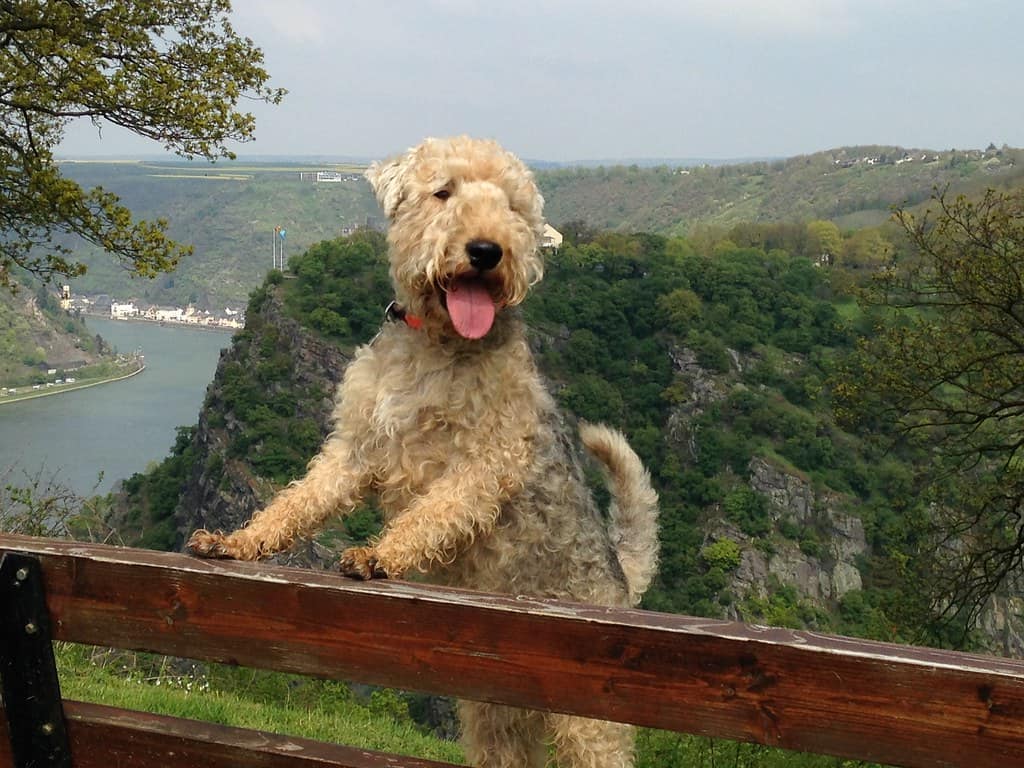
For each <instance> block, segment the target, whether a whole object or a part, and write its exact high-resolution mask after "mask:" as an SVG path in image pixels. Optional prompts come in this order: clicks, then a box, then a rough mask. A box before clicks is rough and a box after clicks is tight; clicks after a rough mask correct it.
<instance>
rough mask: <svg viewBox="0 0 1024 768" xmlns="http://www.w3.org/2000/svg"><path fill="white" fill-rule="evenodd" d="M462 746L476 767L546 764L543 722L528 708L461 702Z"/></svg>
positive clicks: (514, 767)
mask: <svg viewBox="0 0 1024 768" xmlns="http://www.w3.org/2000/svg"><path fill="white" fill-rule="evenodd" d="M459 719H460V720H461V721H462V743H463V747H464V748H465V750H466V759H467V760H468V761H469V764H470V765H472V766H474V768H541V766H543V765H544V764H545V762H546V758H547V755H546V750H545V748H544V721H543V718H542V716H541V715H540V714H539V713H537V712H532V711H530V710H526V709H515V708H513V707H503V706H499V705H497V704H483V703H480V702H476V701H460V702H459Z"/></svg>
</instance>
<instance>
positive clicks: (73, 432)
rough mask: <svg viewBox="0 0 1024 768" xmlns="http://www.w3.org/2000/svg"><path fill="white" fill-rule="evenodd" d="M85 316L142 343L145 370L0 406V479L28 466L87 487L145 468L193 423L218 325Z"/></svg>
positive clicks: (104, 486)
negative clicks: (181, 429)
mask: <svg viewBox="0 0 1024 768" xmlns="http://www.w3.org/2000/svg"><path fill="white" fill-rule="evenodd" d="M87 322H88V325H89V327H90V328H91V329H92V330H93V331H94V332H95V333H98V334H100V335H101V336H103V338H105V339H106V340H107V341H109V342H110V344H111V345H113V346H114V347H116V348H117V349H118V350H119V351H121V352H130V351H132V350H134V349H137V348H140V347H141V349H142V353H143V354H144V355H145V357H146V370H145V371H143V372H142V373H141V374H139V375H138V376H134V377H132V378H130V379H125V380H123V381H116V382H111V383H109V384H102V385H100V386H97V387H91V388H89V389H81V390H78V391H75V392H68V393H66V394H60V395H51V396H49V397H41V398H37V399H35V400H26V401H23V402H20V403H8V404H5V405H0V482H3V483H5V484H6V483H7V482H13V483H14V484H16V485H24V484H25V483H24V482H23V481H24V480H25V473H26V472H27V473H29V474H32V475H34V474H36V473H38V472H40V471H42V473H43V476H44V477H45V478H50V477H53V476H56V478H57V479H58V480H59V481H60V482H61V483H63V484H64V485H66V486H67V487H68V488H70V489H71V490H73V491H76V492H78V493H81V494H91V493H93V489H94V488H95V489H96V492H100V493H103V492H106V491H109V490H110V488H111V487H112V486H113V485H114V483H116V482H117V481H118V480H121V479H124V478H127V477H130V476H131V475H132V474H134V473H135V472H141V471H143V470H145V469H146V466H147V465H148V464H150V463H151V462H154V461H159V460H160V459H162V458H163V457H165V456H167V454H168V453H169V452H170V449H171V446H172V445H173V444H174V437H175V428H177V427H179V426H186V425H188V426H190V425H193V424H195V423H196V422H197V420H198V415H199V407H200V406H201V405H202V402H203V396H204V394H205V393H206V385H207V384H209V383H210V381H212V380H213V374H214V371H215V370H216V368H217V359H218V357H219V354H220V350H221V349H222V348H224V347H226V346H228V345H229V344H230V343H231V334H229V333H227V332H224V331H212V330H198V329H194V328H183V327H179V326H169V325H167V326H163V325H157V324H156V323H141V322H124V321H116V320H105V319H99V318H88V319H87ZM10 467H14V470H13V471H10V472H9V471H8V468H10ZM100 473H103V479H102V481H100V482H99V485H98V486H97V479H98V477H99V475H100ZM19 481H21V482H19Z"/></svg>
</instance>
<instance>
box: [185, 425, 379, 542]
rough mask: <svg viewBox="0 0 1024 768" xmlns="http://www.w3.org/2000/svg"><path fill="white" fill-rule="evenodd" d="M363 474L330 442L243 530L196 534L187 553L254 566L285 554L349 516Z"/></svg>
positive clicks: (340, 444) (341, 445) (340, 445)
mask: <svg viewBox="0 0 1024 768" xmlns="http://www.w3.org/2000/svg"><path fill="white" fill-rule="evenodd" d="M368 474H369V473H368V472H366V471H364V470H363V469H362V468H361V467H360V466H359V465H358V464H357V463H355V462H354V461H353V459H352V451H351V450H350V449H349V446H348V445H347V443H345V442H344V441H343V440H341V439H339V438H336V437H335V438H332V439H331V440H329V441H328V442H327V444H326V445H325V446H324V449H323V451H321V453H320V454H318V455H317V456H316V457H315V458H314V459H313V460H312V461H311V462H310V465H309V471H308V472H307V473H306V476H305V477H303V478H302V479H301V480H298V481H296V482H294V483H292V484H291V485H289V486H288V487H287V488H285V489H284V490H282V491H281V492H280V493H278V494H277V496H275V497H274V499H273V501H271V503H270V504H269V505H268V506H267V507H265V508H264V509H262V510H261V511H259V512H257V513H256V514H255V515H253V518H252V520H250V521H249V523H248V525H246V526H245V527H244V528H240V529H239V530H237V531H235V532H234V533H231V534H225V533H220V532H215V533H211V532H209V531H206V530H199V531H196V532H195V533H193V534H192V537H191V538H190V539H189V541H188V548H189V549H190V550H191V551H192V552H193V553H194V554H196V555H199V556H201V557H224V558H233V559H235V560H258V559H259V558H261V557H266V556H268V555H272V554H274V553H275V552H279V551H281V550H282V549H287V548H288V547H289V546H291V544H292V542H293V541H294V540H295V539H296V538H297V537H299V536H304V535H308V534H311V533H313V532H314V531H316V530H317V529H318V528H319V527H320V526H321V525H323V523H324V522H325V521H326V520H327V518H329V517H331V516H332V515H334V514H339V513H340V514H344V513H347V512H350V511H351V510H352V509H353V508H354V507H355V506H356V504H358V502H359V499H360V497H361V495H362V493H363V492H364V491H365V486H366V484H367V479H368Z"/></svg>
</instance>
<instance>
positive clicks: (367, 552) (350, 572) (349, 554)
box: [338, 547, 389, 581]
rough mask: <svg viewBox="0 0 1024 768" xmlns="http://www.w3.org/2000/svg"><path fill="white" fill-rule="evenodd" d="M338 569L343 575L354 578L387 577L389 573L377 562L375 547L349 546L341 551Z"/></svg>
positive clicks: (365, 579) (364, 579) (366, 579)
mask: <svg viewBox="0 0 1024 768" xmlns="http://www.w3.org/2000/svg"><path fill="white" fill-rule="evenodd" d="M338 570H340V571H341V574H342V575H343V576H348V577H350V578H353V579H362V580H363V581H368V580H370V579H386V578H388V576H389V574H388V572H387V571H386V570H385V569H384V567H383V566H382V565H381V564H380V563H379V562H377V551H376V550H375V549H374V548H373V547H349V548H348V549H346V550H345V551H344V552H342V553H341V560H340V561H339V562H338Z"/></svg>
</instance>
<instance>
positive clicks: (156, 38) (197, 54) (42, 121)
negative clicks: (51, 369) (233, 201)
mask: <svg viewBox="0 0 1024 768" xmlns="http://www.w3.org/2000/svg"><path fill="white" fill-rule="evenodd" d="M230 10H231V5H230V2H229V0H202V1H201V2H192V1H190V0H16V1H14V2H0V83H2V86H0V230H2V231H3V232H4V233H5V237H4V238H3V240H2V242H0V285H7V286H9V285H11V279H12V275H11V271H12V269H13V268H16V267H20V268H23V269H26V270H28V271H29V272H30V273H33V274H35V275H38V276H40V277H43V278H44V279H51V278H52V277H54V276H56V275H66V276H74V275H80V274H82V273H83V272H84V271H85V267H84V265H83V264H81V263H80V262H77V261H75V260H74V258H73V257H72V249H71V247H70V245H69V243H70V242H73V240H72V238H71V237H69V236H78V237H81V238H84V239H85V240H87V241H89V242H91V243H94V244H96V245H98V246H100V247H102V248H103V249H104V250H106V251H108V252H110V253H111V254H113V255H114V256H115V257H116V258H118V259H119V260H121V261H122V262H123V263H124V264H125V265H126V266H127V267H128V268H130V269H131V270H133V271H134V272H136V273H138V274H140V275H144V276H153V275H155V274H156V273H157V272H160V271H166V270H169V269H172V268H173V267H174V266H175V264H176V263H177V261H178V259H179V258H180V257H181V256H183V255H185V254H187V253H189V252H190V250H191V249H190V248H189V247H188V246H181V245H178V244H176V243H174V242H173V241H171V240H170V239H169V238H168V237H167V235H166V234H165V229H166V224H167V223H166V222H165V221H163V220H158V221H155V222H146V221H133V220H132V216H131V212H130V211H128V209H126V208H125V207H124V206H122V205H120V204H119V201H118V198H117V196H115V195H113V194H111V193H109V192H106V191H104V190H103V189H102V188H99V187H97V188H94V189H91V190H84V189H82V188H81V187H80V186H79V185H78V184H76V183H75V182H74V181H72V180H70V179H67V178H65V177H64V176H62V175H61V172H60V169H59V168H58V166H57V164H56V163H55V162H54V158H53V150H54V149H55V147H56V146H57V145H58V144H59V143H60V141H61V138H62V137H63V133H64V129H65V127H66V126H67V124H68V122H69V121H71V120H72V119H75V118H88V119H90V120H91V121H92V122H93V124H94V125H96V126H97V129H99V127H100V126H102V124H103V123H104V122H108V123H111V124H114V125H119V126H122V127H124V128H127V129H128V130H130V131H132V132H134V133H136V134H138V135H140V136H145V137H148V138H151V139H153V140H155V141H158V142H160V143H161V144H163V146H164V147H165V148H166V149H168V150H171V151H174V152H176V153H177V154H179V155H181V156H183V157H188V158H192V157H202V158H206V159H208V160H211V161H212V160H214V159H216V158H218V157H233V156H234V155H233V153H232V152H231V151H230V150H228V148H227V146H226V142H228V141H247V140H250V139H251V138H252V135H253V128H254V118H253V116H252V115H251V114H249V113H244V112H239V111H238V110H237V109H236V107H237V105H238V102H239V100H240V99H242V98H251V99H256V100H261V101H265V102H269V103H273V104H276V103H278V102H280V100H281V98H282V97H283V95H284V91H283V90H281V89H272V88H268V87H267V86H266V83H267V80H268V79H269V77H268V75H267V73H266V71H265V70H264V69H263V67H262V63H263V54H262V52H261V51H260V50H259V49H258V48H257V47H256V46H255V45H254V44H253V42H252V41H251V40H249V39H247V38H240V37H238V36H237V35H236V34H235V32H234V30H233V29H232V27H231V25H230V24H229V22H228V13H229V12H230Z"/></svg>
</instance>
